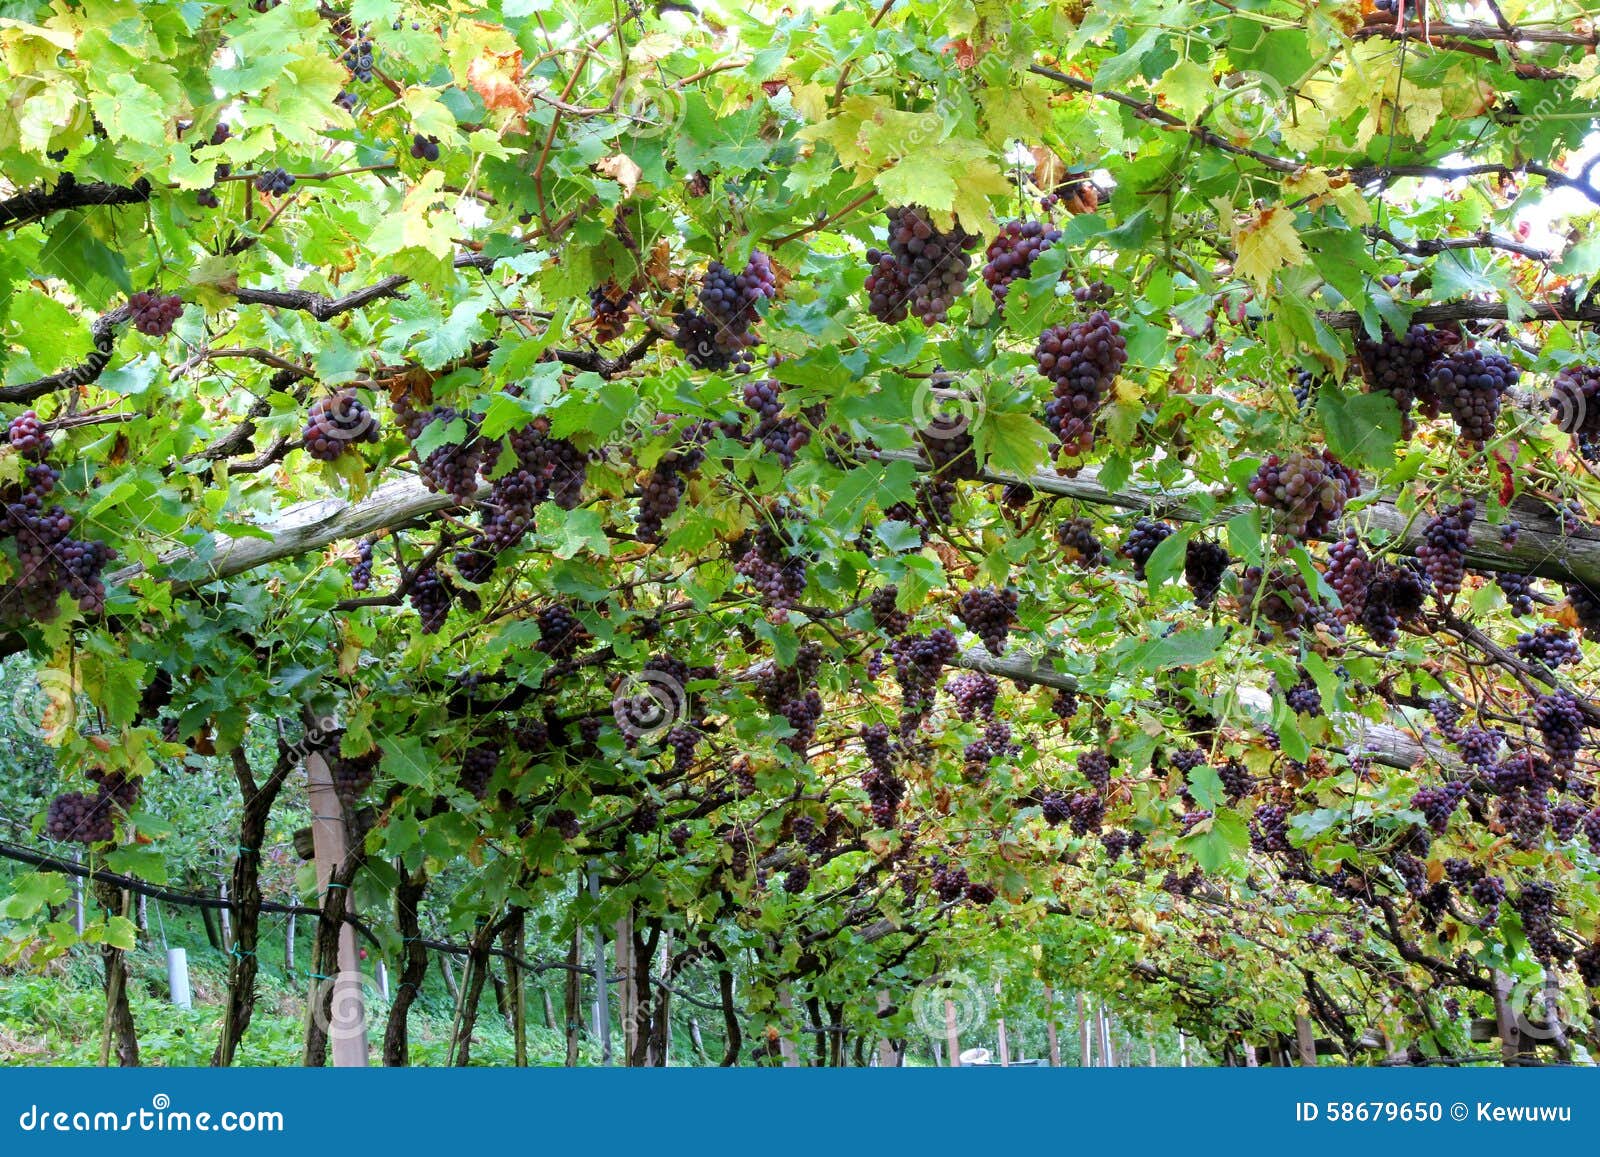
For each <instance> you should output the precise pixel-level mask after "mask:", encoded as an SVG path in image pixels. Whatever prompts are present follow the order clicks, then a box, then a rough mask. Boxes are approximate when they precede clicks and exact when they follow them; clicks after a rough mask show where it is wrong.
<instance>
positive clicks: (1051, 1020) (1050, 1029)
mask: <svg viewBox="0 0 1600 1157" xmlns="http://www.w3.org/2000/svg"><path fill="white" fill-rule="evenodd" d="M1044 1035H1045V1041H1046V1043H1047V1044H1048V1045H1049V1047H1050V1067H1051V1068H1053V1069H1059V1068H1060V1067H1061V1041H1060V1040H1059V1039H1057V1037H1056V990H1055V989H1054V988H1052V987H1051V986H1050V985H1048V984H1047V985H1045V986H1044Z"/></svg>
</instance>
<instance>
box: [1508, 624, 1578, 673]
mask: <svg viewBox="0 0 1600 1157" xmlns="http://www.w3.org/2000/svg"><path fill="white" fill-rule="evenodd" d="M1515 650H1516V652H1517V655H1518V657H1519V658H1523V659H1526V660H1528V661H1529V662H1530V663H1541V664H1543V665H1544V666H1546V667H1550V668H1552V669H1553V668H1556V667H1559V666H1561V665H1562V664H1563V663H1580V662H1582V661H1583V649H1582V648H1581V647H1580V646H1579V645H1578V640H1577V639H1575V638H1573V637H1572V635H1571V634H1570V633H1569V632H1567V631H1563V630H1562V629H1561V628H1560V627H1554V626H1551V625H1550V624H1548V623H1544V624H1541V625H1540V626H1539V627H1538V628H1536V629H1535V630H1534V631H1532V632H1531V633H1529V632H1524V633H1523V634H1520V635H1518V636H1517V642H1516V645H1515Z"/></svg>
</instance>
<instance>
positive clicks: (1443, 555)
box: [1417, 498, 1478, 599]
mask: <svg viewBox="0 0 1600 1157" xmlns="http://www.w3.org/2000/svg"><path fill="white" fill-rule="evenodd" d="M1477 514H1478V504H1477V502H1476V501H1475V500H1473V499H1471V498H1463V499H1462V500H1461V502H1460V503H1459V504H1457V505H1455V506H1447V507H1445V508H1444V509H1443V510H1441V511H1439V513H1438V514H1436V515H1434V516H1433V518H1431V519H1429V520H1428V523H1427V525H1425V526H1424V527H1423V528H1422V545H1421V546H1419V547H1418V548H1417V558H1418V559H1420V560H1421V561H1422V565H1423V567H1424V568H1425V569H1426V571H1427V573H1428V579H1429V581H1431V582H1432V583H1433V589H1434V591H1435V593H1436V594H1437V595H1438V597H1439V598H1440V599H1448V598H1451V597H1454V596H1455V595H1456V594H1458V593H1460V591H1461V580H1462V578H1463V577H1464V576H1465V575H1466V572H1467V546H1468V544H1469V543H1470V541H1471V537H1472V536H1471V528H1472V520H1473V519H1474V518H1476V517H1477Z"/></svg>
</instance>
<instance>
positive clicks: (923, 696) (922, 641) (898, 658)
mask: <svg viewBox="0 0 1600 1157" xmlns="http://www.w3.org/2000/svg"><path fill="white" fill-rule="evenodd" d="M960 650H961V647H960V644H958V643H957V642H956V637H955V635H953V634H951V633H950V630H949V628H947V627H936V628H935V629H934V630H932V631H931V632H929V633H928V634H926V635H901V636H900V637H899V638H897V639H895V640H894V641H893V642H892V643H890V644H889V657H890V658H891V659H893V660H894V674H895V680H896V682H898V683H899V684H900V698H901V701H902V703H903V705H904V708H905V710H906V711H907V712H908V713H917V714H920V713H921V712H923V711H926V710H927V709H928V708H929V707H930V706H932V703H933V688H934V685H935V684H936V683H937V682H938V680H939V675H940V673H941V672H942V671H943V670H944V666H945V664H946V663H948V662H949V661H950V660H951V659H954V658H955V657H956V655H957V654H958V653H959V652H960Z"/></svg>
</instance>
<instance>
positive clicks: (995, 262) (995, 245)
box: [983, 220, 1061, 308]
mask: <svg viewBox="0 0 1600 1157" xmlns="http://www.w3.org/2000/svg"><path fill="white" fill-rule="evenodd" d="M1059 240H1061V230H1059V229H1056V228H1054V227H1052V226H1050V225H1047V224H1045V223H1044V222H1042V221H1021V220H1015V221H1007V222H1006V223H1005V224H1004V225H1002V226H1001V227H1000V232H999V233H998V234H996V235H995V239H994V240H993V241H991V242H989V247H988V249H987V250H985V251H984V257H985V259H986V260H985V262H984V266H983V281H984V284H985V285H987V286H988V287H989V291H990V292H991V293H993V294H994V303H995V306H996V307H997V308H1004V307H1005V304H1006V290H1007V288H1008V287H1009V286H1010V285H1011V283H1012V282H1013V281H1018V280H1023V279H1026V278H1027V277H1028V275H1029V271H1030V270H1031V269H1032V268H1033V262H1034V259H1035V258H1037V257H1038V256H1039V254H1041V253H1043V252H1044V251H1045V250H1046V249H1049V248H1050V246H1052V245H1054V244H1055V243H1056V242H1057V241H1059Z"/></svg>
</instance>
